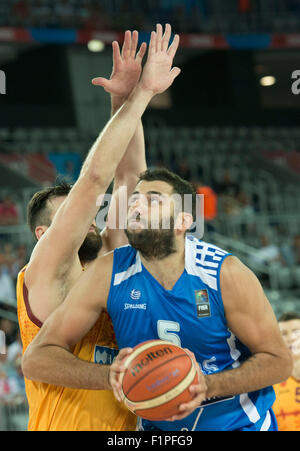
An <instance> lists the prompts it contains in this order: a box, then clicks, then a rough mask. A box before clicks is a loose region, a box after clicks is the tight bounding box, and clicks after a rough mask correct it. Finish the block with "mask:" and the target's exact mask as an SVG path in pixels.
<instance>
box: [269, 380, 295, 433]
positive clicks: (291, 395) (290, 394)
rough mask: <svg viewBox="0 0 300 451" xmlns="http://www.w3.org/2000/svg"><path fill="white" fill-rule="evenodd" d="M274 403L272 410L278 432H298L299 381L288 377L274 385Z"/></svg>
mask: <svg viewBox="0 0 300 451" xmlns="http://www.w3.org/2000/svg"><path fill="white" fill-rule="evenodd" d="M274 390H275V393H276V401H275V403H274V404H273V410H274V413H275V416H276V418H277V423H278V429H279V431H300V381H297V380H296V379H295V378H294V377H290V378H289V379H288V380H287V381H285V382H282V383H280V384H276V385H274Z"/></svg>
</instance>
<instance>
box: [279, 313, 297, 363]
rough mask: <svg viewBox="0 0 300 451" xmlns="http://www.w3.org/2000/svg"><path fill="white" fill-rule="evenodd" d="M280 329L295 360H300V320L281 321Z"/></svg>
mask: <svg viewBox="0 0 300 451" xmlns="http://www.w3.org/2000/svg"><path fill="white" fill-rule="evenodd" d="M279 328H280V332H281V335H282V338H283V339H284V341H285V343H286V345H287V346H288V348H289V349H290V350H291V352H292V354H293V356H294V357H295V358H300V319H291V320H289V321H280V322H279Z"/></svg>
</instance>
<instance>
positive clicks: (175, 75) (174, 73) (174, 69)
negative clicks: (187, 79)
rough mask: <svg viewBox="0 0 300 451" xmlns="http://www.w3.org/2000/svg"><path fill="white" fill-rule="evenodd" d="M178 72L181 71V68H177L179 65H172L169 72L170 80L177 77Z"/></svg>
mask: <svg viewBox="0 0 300 451" xmlns="http://www.w3.org/2000/svg"><path fill="white" fill-rule="evenodd" d="M180 72H181V69H179V67H173V69H172V70H171V72H170V75H171V76H172V81H174V80H175V78H176V77H178V75H179V74H180Z"/></svg>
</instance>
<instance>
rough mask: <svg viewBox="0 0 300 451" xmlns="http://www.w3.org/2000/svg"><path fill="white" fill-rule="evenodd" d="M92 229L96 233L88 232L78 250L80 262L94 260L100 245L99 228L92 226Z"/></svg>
mask: <svg viewBox="0 0 300 451" xmlns="http://www.w3.org/2000/svg"><path fill="white" fill-rule="evenodd" d="M94 230H95V232H96V234H95V233H93V232H89V233H88V234H87V236H86V238H85V240H84V242H83V243H82V245H81V246H80V249H79V251H78V256H79V259H80V261H81V263H88V262H91V261H93V260H95V258H97V256H98V253H99V251H100V249H101V247H102V239H101V235H100V233H99V230H98V229H96V228H94Z"/></svg>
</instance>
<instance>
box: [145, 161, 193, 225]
mask: <svg viewBox="0 0 300 451" xmlns="http://www.w3.org/2000/svg"><path fill="white" fill-rule="evenodd" d="M156 180H160V181H162V182H166V183H168V184H169V185H171V186H172V188H173V193H176V194H179V195H180V196H181V198H182V205H184V203H183V201H184V195H185V194H190V195H191V196H192V212H191V213H192V215H193V219H194V221H195V218H196V192H195V189H194V187H193V185H192V184H191V183H190V182H188V181H187V180H184V179H182V178H181V177H179V175H177V174H175V173H174V172H171V171H169V170H168V169H166V168H157V169H147V170H146V171H145V172H142V173H141V174H140V176H139V182H142V181H145V182H154V181H156ZM139 182H138V183H139Z"/></svg>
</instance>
